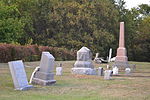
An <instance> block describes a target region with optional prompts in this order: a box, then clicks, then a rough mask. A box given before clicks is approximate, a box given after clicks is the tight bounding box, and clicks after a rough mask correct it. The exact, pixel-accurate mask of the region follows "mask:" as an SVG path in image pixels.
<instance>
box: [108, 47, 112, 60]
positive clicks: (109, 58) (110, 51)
mask: <svg viewBox="0 0 150 100" xmlns="http://www.w3.org/2000/svg"><path fill="white" fill-rule="evenodd" d="M111 55H112V48H110V50H109V56H108V62H110V61H111Z"/></svg>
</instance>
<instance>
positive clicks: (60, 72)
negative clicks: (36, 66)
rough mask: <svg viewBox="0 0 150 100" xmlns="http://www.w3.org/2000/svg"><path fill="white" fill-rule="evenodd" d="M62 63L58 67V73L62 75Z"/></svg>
mask: <svg viewBox="0 0 150 100" xmlns="http://www.w3.org/2000/svg"><path fill="white" fill-rule="evenodd" d="M62 70H63V69H62V64H60V65H59V67H56V75H62Z"/></svg>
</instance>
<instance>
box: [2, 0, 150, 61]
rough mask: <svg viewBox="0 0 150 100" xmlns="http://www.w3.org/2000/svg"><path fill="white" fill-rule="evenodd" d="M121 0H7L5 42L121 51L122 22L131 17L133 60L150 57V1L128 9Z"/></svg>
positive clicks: (4, 1)
mask: <svg viewBox="0 0 150 100" xmlns="http://www.w3.org/2000/svg"><path fill="white" fill-rule="evenodd" d="M124 5H125V2H124V1H123V0H120V1H119V2H118V3H116V2H115V0H1V1H0V42H1V43H19V44H21V45H26V44H37V45H44V46H52V47H63V48H67V49H69V50H71V49H75V50H78V49H79V48H81V47H82V46H87V47H88V48H90V49H91V50H92V51H93V53H96V52H99V53H100V56H104V57H106V56H107V55H108V51H109V48H113V50H114V52H113V55H114V56H115V55H116V49H117V47H118V37H119V22H120V21H124V22H125V36H126V37H125V38H126V47H127V50H128V56H129V59H130V60H136V61H150V60H149V59H148V58H149V57H150V53H149V51H150V29H149V26H150V6H149V5H147V4H142V5H139V6H138V7H137V8H132V9H131V10H128V9H125V7H124Z"/></svg>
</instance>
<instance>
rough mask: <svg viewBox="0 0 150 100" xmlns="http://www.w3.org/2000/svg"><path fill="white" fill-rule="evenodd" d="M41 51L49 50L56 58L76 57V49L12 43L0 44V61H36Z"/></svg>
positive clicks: (68, 58) (71, 58) (70, 58)
mask: <svg viewBox="0 0 150 100" xmlns="http://www.w3.org/2000/svg"><path fill="white" fill-rule="evenodd" d="M43 51H48V52H50V53H51V54H52V55H53V56H54V57H55V59H56V60H73V59H75V57H76V51H74V50H71V51H70V50H67V49H65V48H58V47H48V46H37V45H25V46H21V45H14V44H0V62H8V61H13V60H19V59H21V60H23V61H38V60H40V57H41V54H42V52H43Z"/></svg>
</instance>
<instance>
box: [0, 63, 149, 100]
mask: <svg viewBox="0 0 150 100" xmlns="http://www.w3.org/2000/svg"><path fill="white" fill-rule="evenodd" d="M58 63H62V64H63V75H62V76H55V79H56V81H57V82H56V84H54V85H52V86H39V85H34V87H35V88H33V89H31V90H28V91H15V90H14V86H13V82H12V78H11V74H10V71H9V68H8V64H7V63H0V100H150V63H148V62H147V63H146V62H130V63H132V64H136V70H135V71H134V72H133V73H132V74H131V75H130V76H125V75H124V72H121V73H122V74H121V75H119V76H113V77H112V78H113V79H112V80H104V79H103V77H101V76H90V75H88V76H87V75H72V74H71V73H70V70H71V68H72V66H73V64H74V61H59V62H58V61H56V65H57V64H58ZM24 64H25V65H27V66H32V67H27V68H26V73H27V77H28V80H29V78H30V75H31V73H32V71H33V70H34V68H35V67H36V66H38V65H39V62H25V63H24ZM100 66H102V67H104V68H106V64H101V65H100V64H95V67H100ZM55 67H56V66H55Z"/></svg>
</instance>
